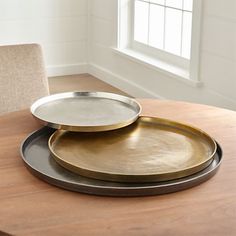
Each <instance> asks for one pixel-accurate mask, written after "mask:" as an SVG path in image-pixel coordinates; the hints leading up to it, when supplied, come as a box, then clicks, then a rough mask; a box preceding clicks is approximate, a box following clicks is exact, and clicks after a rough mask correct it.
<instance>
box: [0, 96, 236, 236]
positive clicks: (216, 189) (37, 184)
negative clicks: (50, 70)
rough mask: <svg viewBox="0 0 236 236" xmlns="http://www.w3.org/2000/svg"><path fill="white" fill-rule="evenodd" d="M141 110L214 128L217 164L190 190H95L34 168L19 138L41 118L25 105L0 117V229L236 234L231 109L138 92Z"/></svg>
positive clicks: (235, 137)
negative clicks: (65, 185)
mask: <svg viewBox="0 0 236 236" xmlns="http://www.w3.org/2000/svg"><path fill="white" fill-rule="evenodd" d="M139 101H140V103H141V105H142V106H143V112H142V115H149V116H158V117H163V118H168V119H174V120H176V121H181V122H187V123H188V124H192V125H194V126H197V127H199V128H201V129H203V130H204V131H206V132H208V133H209V134H210V135H212V136H213V137H214V138H215V139H216V140H217V141H218V142H219V143H220V145H221V146H222V148H223V152H224V156H223V163H222V166H221V167H220V170H219V172H218V173H217V174H216V175H215V176H214V177H213V178H212V179H210V180H209V181H207V182H205V183H203V184H201V185H199V186H197V187H194V188H192V189H189V190H185V191H181V192H177V193H172V194H167V195H161V196H154V197H135V198H134V197H133V198H112V197H98V196H91V195H86V194H79V193H74V192H70V191H66V190H63V189H59V188H57V187H54V186H51V185H49V184H47V183H44V182H43V181H41V180H39V179H37V178H36V177H34V176H32V175H31V174H30V173H29V172H28V170H27V169H26V168H25V166H24V164H23V161H22V160H21V157H20V154H19V148H20V143H21V142H22V140H23V139H24V138H25V137H26V136H27V135H28V134H29V133H30V132H32V131H34V130H36V129H38V128H39V127H40V126H39V125H38V124H37V123H36V121H35V120H34V119H33V118H32V117H31V115H30V113H29V111H20V112H15V113H10V114H8V115H4V116H1V117H0V127H1V129H0V149H1V152H0V189H1V194H0V229H1V230H3V231H5V232H8V233H10V234H13V235H59V236H60V235H70V236H71V235H135V236H136V235H216V236H217V235H219V236H220V235H227V236H228V235H236V223H235V222H236V200H235V199H236V172H235V170H236V154H235V153H236V145H235V141H236V112H233V111H229V110H224V109H220V108H216V107H210V106H204V105H198V104H190V103H184V102H174V101H159V100H150V99H142V100H139Z"/></svg>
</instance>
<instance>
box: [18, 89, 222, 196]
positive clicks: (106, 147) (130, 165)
mask: <svg viewBox="0 0 236 236" xmlns="http://www.w3.org/2000/svg"><path fill="white" fill-rule="evenodd" d="M31 112H32V114H33V116H34V117H35V118H36V119H37V120H39V121H40V122H42V123H43V124H45V125H46V127H45V128H43V129H41V130H39V131H36V132H35V133H33V134H31V135H30V136H29V137H28V138H27V139H26V140H25V141H24V142H23V144H22V147H21V151H22V157H23V160H24V161H25V163H26V165H27V167H29V169H30V170H31V171H32V172H33V173H34V174H36V175H37V176H39V177H41V178H42V179H44V180H45V181H47V182H49V183H51V184H54V185H57V186H59V187H62V188H65V189H69V190H73V191H78V192H84V193H91V194H98V195H112V196H143V195H154V194H163V193H169V192H175V191H179V190H182V189H186V188H189V187H192V186H195V185H197V184H199V183H201V182H203V181H205V180H207V179H209V178H210V177H211V176H212V175H213V174H214V173H215V172H216V171H217V169H218V167H219V165H220V163H221V159H222V152H221V149H220V146H219V145H218V144H217V143H216V142H215V140H214V139H213V138H211V137H210V136H209V135H208V134H207V133H205V132H203V131H202V130H200V129H198V128H195V127H192V126H189V125H186V124H182V123H178V122H175V121H171V120H166V119H160V118H157V117H144V116H140V112H141V107H140V105H139V104H138V102H137V101H136V100H134V99H131V98H128V97H125V96H121V95H117V94H111V93H104V92H92V93H91V92H73V93H63V94H56V95H52V96H48V97H45V98H42V99H39V100H38V101H36V102H35V103H34V104H33V105H32V107H31Z"/></svg>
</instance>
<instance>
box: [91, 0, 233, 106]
mask: <svg viewBox="0 0 236 236" xmlns="http://www.w3.org/2000/svg"><path fill="white" fill-rule="evenodd" d="M116 3H117V0H90V1H89V4H90V6H89V29H90V30H89V63H90V66H89V70H90V73H92V74H93V75H95V76H97V77H99V78H100V79H103V80H105V81H107V82H109V83H111V84H113V85H115V86H117V87H119V88H121V89H123V90H125V91H127V92H128V93H131V94H133V95H134V96H138V97H140V96H142V97H162V98H167V99H175V100H185V101H192V102H197V103H204V104H210V105H216V106H221V107H226V108H230V109H234V110H236V1H235V0H227V3H226V1H222V0H203V21H202V37H201V53H200V80H201V81H202V82H203V86H201V87H194V86H191V85H189V84H186V83H184V82H182V81H179V80H177V79H175V78H172V77H169V76H167V75H165V74H163V73H160V72H158V71H156V70H154V69H151V68H148V67H146V66H144V65H141V64H139V63H137V62H134V61H131V60H129V59H127V58H125V57H123V56H121V55H118V54H116V53H114V51H113V50H112V47H114V46H115V42H116V15H117V14H116V11H117V4H116Z"/></svg>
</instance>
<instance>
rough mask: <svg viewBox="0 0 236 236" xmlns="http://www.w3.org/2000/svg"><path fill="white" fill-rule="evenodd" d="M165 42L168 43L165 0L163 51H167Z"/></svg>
mask: <svg viewBox="0 0 236 236" xmlns="http://www.w3.org/2000/svg"><path fill="white" fill-rule="evenodd" d="M165 41H166V0H164V29H163V50H165Z"/></svg>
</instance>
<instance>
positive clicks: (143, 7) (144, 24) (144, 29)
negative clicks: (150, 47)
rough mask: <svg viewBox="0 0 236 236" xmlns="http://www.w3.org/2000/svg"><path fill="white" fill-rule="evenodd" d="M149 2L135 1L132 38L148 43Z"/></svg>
mask: <svg viewBox="0 0 236 236" xmlns="http://www.w3.org/2000/svg"><path fill="white" fill-rule="evenodd" d="M148 13H149V3H146V2H141V1H135V16H134V40H136V41H139V42H142V43H146V44H147V43H148Z"/></svg>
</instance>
